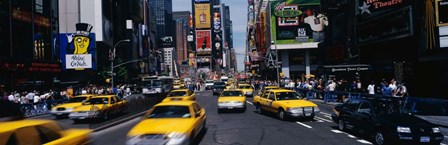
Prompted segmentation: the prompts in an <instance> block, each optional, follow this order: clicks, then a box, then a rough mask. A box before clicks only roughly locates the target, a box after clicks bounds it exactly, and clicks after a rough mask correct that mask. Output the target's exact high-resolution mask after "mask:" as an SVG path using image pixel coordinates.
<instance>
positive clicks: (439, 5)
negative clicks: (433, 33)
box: [436, 0, 448, 26]
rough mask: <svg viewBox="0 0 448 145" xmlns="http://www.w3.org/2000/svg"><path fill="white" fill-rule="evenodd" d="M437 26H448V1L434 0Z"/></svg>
mask: <svg viewBox="0 0 448 145" xmlns="http://www.w3.org/2000/svg"><path fill="white" fill-rule="evenodd" d="M436 23H437V26H448V0H436Z"/></svg>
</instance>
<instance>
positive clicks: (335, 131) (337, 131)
mask: <svg viewBox="0 0 448 145" xmlns="http://www.w3.org/2000/svg"><path fill="white" fill-rule="evenodd" d="M331 131H332V132H334V133H344V132H342V131H340V130H335V129H333V130H331Z"/></svg>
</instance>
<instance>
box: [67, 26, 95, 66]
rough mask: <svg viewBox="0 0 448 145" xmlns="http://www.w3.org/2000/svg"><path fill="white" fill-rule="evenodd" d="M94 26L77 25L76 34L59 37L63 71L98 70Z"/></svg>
mask: <svg viewBox="0 0 448 145" xmlns="http://www.w3.org/2000/svg"><path fill="white" fill-rule="evenodd" d="M92 28H93V27H92V26H91V25H89V24H85V23H78V24H76V33H61V34H60V35H59V42H60V56H61V61H62V69H64V70H65V69H76V70H84V69H96V50H95V49H96V46H95V34H94V33H90V31H91V30H92Z"/></svg>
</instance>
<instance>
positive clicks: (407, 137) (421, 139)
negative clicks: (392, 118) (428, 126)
mask: <svg viewBox="0 0 448 145" xmlns="http://www.w3.org/2000/svg"><path fill="white" fill-rule="evenodd" d="M443 139H444V137H443V135H442V134H439V133H438V134H431V135H413V134H409V133H399V134H395V135H393V136H392V140H394V141H396V142H398V143H400V144H440V142H442V141H443Z"/></svg>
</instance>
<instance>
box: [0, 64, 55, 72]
mask: <svg viewBox="0 0 448 145" xmlns="http://www.w3.org/2000/svg"><path fill="white" fill-rule="evenodd" d="M0 71H21V72H61V67H60V65H59V63H41V62H31V63H29V62H28V63H21V62H0Z"/></svg>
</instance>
